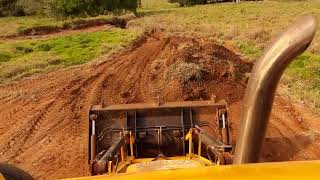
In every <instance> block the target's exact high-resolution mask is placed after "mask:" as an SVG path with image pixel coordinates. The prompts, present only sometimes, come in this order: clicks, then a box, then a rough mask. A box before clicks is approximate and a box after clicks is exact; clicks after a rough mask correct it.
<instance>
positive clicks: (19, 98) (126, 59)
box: [0, 32, 320, 179]
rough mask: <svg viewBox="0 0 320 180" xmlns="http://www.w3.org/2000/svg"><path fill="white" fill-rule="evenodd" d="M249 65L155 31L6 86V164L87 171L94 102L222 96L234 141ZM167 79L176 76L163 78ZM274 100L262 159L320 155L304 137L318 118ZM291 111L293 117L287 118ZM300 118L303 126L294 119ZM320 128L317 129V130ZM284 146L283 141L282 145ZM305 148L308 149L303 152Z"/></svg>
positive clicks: (54, 173) (44, 174) (49, 175)
mask: <svg viewBox="0 0 320 180" xmlns="http://www.w3.org/2000/svg"><path fill="white" fill-rule="evenodd" d="M181 62H182V65H185V64H187V65H188V67H191V68H193V67H200V69H201V70H200V71H199V72H198V73H200V75H201V78H200V79H194V78H193V76H192V74H191V76H190V78H189V79H187V81H186V82H182V81H181V80H180V78H181V77H180V76H181V75H186V76H189V75H190V74H181V72H180V71H179V73H180V74H177V73H173V74H172V72H171V71H167V70H168V69H173V70H175V69H174V68H175V67H179V66H180V65H181V64H179V63H181ZM157 63H158V64H157ZM251 67H252V64H248V63H246V62H243V61H242V60H241V59H240V57H239V56H238V55H236V54H234V53H233V52H231V51H230V50H228V49H226V48H224V47H223V46H219V45H216V44H215V43H214V42H211V41H210V40H207V39H201V40H199V39H195V38H186V37H180V36H174V37H166V36H165V35H164V34H162V33H159V32H154V33H151V34H150V35H149V36H146V37H145V38H142V39H141V40H140V41H138V42H137V43H135V44H133V46H132V47H131V48H129V49H128V50H124V51H122V52H117V53H114V54H113V55H111V56H110V57H108V58H106V59H102V60H100V61H99V62H98V61H96V62H93V63H89V64H85V65H81V66H76V67H72V68H66V69H61V70H57V71H53V72H50V73H46V74H42V75H38V76H35V77H31V78H25V79H23V80H20V81H17V82H13V83H10V84H5V85H1V86H0V134H1V136H0V161H5V162H8V163H13V164H15V165H17V166H19V167H21V168H23V169H24V170H26V171H27V172H29V173H31V174H32V175H33V176H34V177H35V178H37V179H56V178H63V177H78V176H83V175H88V165H87V145H88V134H87V133H88V132H87V131H88V112H89V109H90V107H91V106H92V105H94V104H114V103H135V102H154V101H161V102H164V101H181V100H186V99H188V100H206V99H210V97H211V95H212V94H214V95H216V97H217V100H219V99H226V100H227V101H228V103H229V104H230V105H231V108H230V110H231V111H232V112H233V113H232V114H233V116H232V131H233V132H232V134H233V139H234V140H236V136H237V131H238V127H239V122H238V120H239V114H238V113H239V111H240V101H241V99H242V97H243V93H244V90H245V84H246V78H245V73H247V72H250V69H251ZM212 69H213V70H214V71H212ZM230 69H232V71H230ZM190 72H191V71H187V72H184V73H190ZM170 73H171V74H170ZM235 75H236V76H235ZM167 76H168V77H171V78H169V80H166V81H163V77H167ZM276 102H278V103H277V106H276V111H274V112H273V116H272V120H271V123H272V126H271V128H269V130H268V134H267V140H266V143H267V145H268V147H267V149H266V151H265V152H264V154H263V155H262V160H263V161H270V160H275V161H277V160H278V161H279V160H290V159H292V160H296V159H297V160H300V159H302V158H319V157H320V152H319V150H317V149H315V147H316V146H317V145H318V144H317V143H318V142H319V140H318V136H314V137H312V138H313V139H311V140H308V139H307V140H306V139H304V138H308V136H309V135H308V134H306V133H309V131H308V128H307V127H309V122H315V121H316V120H319V119H318V117H320V116H318V115H316V116H314V117H312V118H308V117H305V116H306V115H304V114H302V113H300V112H301V111H304V112H305V111H308V109H303V110H301V111H296V107H294V106H292V107H289V110H288V111H289V112H287V110H286V108H285V107H284V105H283V103H285V104H286V103H289V104H290V102H289V101H286V100H282V99H279V98H278V99H277V98H276ZM287 109H288V108H287ZM291 112H293V113H295V114H294V116H291V115H288V114H290V113H291ZM299 116H302V117H303V119H304V123H303V124H301V123H298V122H297V121H296V118H297V117H299ZM319 121H320V120H319ZM319 127H320V124H319V125H314V126H313V128H314V129H316V130H319V129H320V128H319ZM301 134H302V136H301V137H300V136H299V135H301ZM296 136H299V137H300V139H299V138H295V137H296ZM295 139H297V141H296V142H295ZM293 142H294V143H293ZM281 143H284V145H283V146H279V145H281ZM291 146H292V147H291ZM290 148H292V149H290ZM303 148H307V150H306V152H303V153H300V154H299V152H301V149H303ZM283 149H284V150H283ZM283 151H288V152H289V153H287V154H289V155H290V157H289V156H288V155H285V154H284V152H283ZM279 153H280V157H279V156H278V154H279ZM281 156H283V157H281Z"/></svg>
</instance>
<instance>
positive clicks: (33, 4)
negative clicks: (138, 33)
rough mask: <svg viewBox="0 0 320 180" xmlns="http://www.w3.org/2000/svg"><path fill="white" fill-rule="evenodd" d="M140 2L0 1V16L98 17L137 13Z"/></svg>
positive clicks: (80, 0) (120, 0)
mask: <svg viewBox="0 0 320 180" xmlns="http://www.w3.org/2000/svg"><path fill="white" fill-rule="evenodd" d="M140 3H141V2H140V0H0V16H26V15H46V16H49V17H61V18H64V17H77V16H96V15H99V14H107V13H110V12H113V13H122V12H124V11H131V12H134V13H136V10H137V7H138V5H139V4H140Z"/></svg>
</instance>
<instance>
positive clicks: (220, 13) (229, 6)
mask: <svg viewBox="0 0 320 180" xmlns="http://www.w3.org/2000/svg"><path fill="white" fill-rule="evenodd" d="M142 5H143V7H142V8H141V9H139V11H138V13H139V14H140V16H139V17H138V18H136V19H134V20H132V21H130V22H129V24H128V29H125V30H119V29H111V30H106V31H103V32H95V33H83V34H77V35H68V36H65V37H56V38H49V39H48V38H47V39H41V40H17V41H1V40H0V70H1V71H0V82H9V81H11V80H15V79H18V78H20V77H22V76H26V75H30V74H34V73H38V72H45V71H48V70H50V69H54V68H58V67H64V66H69V65H74V64H82V63H85V62H88V61H90V60H92V59H94V58H96V57H98V56H100V55H102V54H105V53H108V52H110V50H111V49H115V48H117V47H120V46H125V45H127V44H129V43H130V42H132V41H133V40H134V39H135V38H137V37H138V36H139V35H141V32H143V31H149V30H152V29H160V30H162V31H164V32H166V33H167V34H179V35H186V36H194V37H209V38H211V39H213V40H215V41H217V42H218V43H223V42H225V41H228V42H232V43H233V44H234V45H235V46H236V47H238V48H239V50H240V52H241V53H242V55H243V56H244V58H249V59H252V60H253V61H254V60H255V59H257V58H258V57H259V56H260V55H261V53H262V51H263V48H264V47H265V46H266V44H267V43H268V42H269V41H270V40H271V38H272V37H273V36H274V35H275V34H277V33H278V32H280V31H281V30H282V29H283V28H285V27H286V26H287V25H288V24H290V23H291V22H292V21H294V20H295V19H296V18H297V17H298V16H300V15H302V14H305V13H312V14H313V15H315V16H316V17H317V19H318V20H320V1H312V0H304V1H294V0H291V1H290V0H284V1H258V2H241V3H238V4H235V3H218V4H211V5H198V6H193V7H185V8H180V7H178V4H170V3H167V1H166V0H143V1H142ZM66 21H70V20H64V21H59V20H53V19H49V18H41V17H19V18H15V17H8V18H0V36H1V35H12V34H18V33H19V32H20V31H21V30H23V29H26V28H31V27H34V26H46V25H48V26H61V25H63V23H65V22H66ZM319 32H320V26H318V33H317V35H316V37H315V39H314V41H313V43H312V44H311V47H310V48H309V49H308V52H306V53H304V54H303V55H302V56H300V57H298V58H297V59H296V60H295V61H294V62H293V63H292V64H291V65H290V67H289V68H288V69H287V71H286V72H285V75H284V77H283V78H282V80H281V85H280V91H279V93H280V94H282V95H286V96H289V97H292V98H294V99H296V100H301V101H304V102H306V103H307V104H310V105H311V106H313V107H315V108H316V109H318V110H319V109H320V34H319Z"/></svg>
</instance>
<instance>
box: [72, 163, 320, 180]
mask: <svg viewBox="0 0 320 180" xmlns="http://www.w3.org/2000/svg"><path fill="white" fill-rule="evenodd" d="M319 178H320V161H292V162H273V163H255V164H244V165H221V166H208V167H197V168H186V169H176V170H162V171H149V172H130V173H125V174H113V175H107V176H106V175H101V176H88V177H80V178H74V180H87V179H93V180H103V179H106V180H107V179H112V180H133V179H139V180H158V179H159V180H164V179H190V180H191V179H201V180H204V179H223V180H251V179H252V180H253V179H255V180H256V179H259V180H278V179H279V180H280V179H281V180H289V179H290V180H305V179H310V180H311V179H312V180H315V179H319Z"/></svg>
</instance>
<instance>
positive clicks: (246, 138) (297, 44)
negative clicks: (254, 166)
mask: <svg viewBox="0 0 320 180" xmlns="http://www.w3.org/2000/svg"><path fill="white" fill-rule="evenodd" d="M316 24H317V23H316V19H315V18H314V17H313V16H311V15H304V16H302V17H301V18H299V19H298V20H297V21H296V23H294V24H293V25H291V26H290V27H288V28H287V29H286V30H285V31H284V32H283V33H282V34H280V35H279V36H278V37H277V38H276V39H275V40H274V41H272V42H271V43H270V44H269V46H268V47H267V48H266V50H265V51H264V53H263V55H262V57H261V58H260V59H259V60H258V61H257V62H256V63H255V65H254V67H253V70H252V73H251V76H250V79H249V83H248V86H247V89H246V92H245V96H244V101H243V107H242V112H241V113H242V114H241V129H240V133H239V136H238V140H237V144H236V149H235V159H234V164H244V163H255V162H258V161H259V156H260V150H261V146H262V143H263V140H264V137H265V133H266V129H267V124H268V121H269V117H270V113H271V109H272V104H273V100H274V96H275V91H276V88H277V85H278V82H279V80H280V77H281V75H282V74H283V72H284V70H285V69H286V67H287V66H288V65H289V63H290V62H291V61H292V60H293V59H294V58H296V57H297V56H298V55H300V54H301V53H303V52H304V51H305V50H306V49H307V48H308V46H309V45H310V43H311V41H312V39H313V37H314V35H315V32H316V26H317V25H316Z"/></svg>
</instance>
